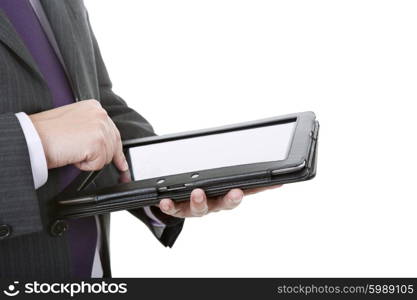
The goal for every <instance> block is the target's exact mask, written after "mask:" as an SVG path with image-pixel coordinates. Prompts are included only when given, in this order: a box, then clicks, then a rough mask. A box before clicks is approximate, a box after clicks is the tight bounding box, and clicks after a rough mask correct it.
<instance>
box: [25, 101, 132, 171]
mask: <svg viewBox="0 0 417 300" xmlns="http://www.w3.org/2000/svg"><path fill="white" fill-rule="evenodd" d="M29 117H30V119H31V120H32V123H33V125H34V126H35V128H36V130H37V132H38V134H39V137H40V139H41V141H42V146H43V149H44V152H45V156H46V161H47V164H48V169H51V168H57V167H62V166H66V165H70V164H74V165H75V166H76V167H77V168H79V169H81V170H83V171H92V170H100V169H101V168H103V167H104V165H106V164H108V163H110V162H112V161H113V162H114V164H115V166H116V167H117V168H118V169H119V170H120V171H126V170H128V164H127V162H126V158H125V156H124V154H123V148H122V142H121V140H120V133H119V130H118V129H117V128H116V125H114V123H113V121H112V120H111V119H110V118H109V116H108V115H107V112H106V111H105V110H104V109H103V108H102V107H101V105H100V103H99V102H98V101H96V100H84V101H80V102H77V103H73V104H70V105H65V106H61V107H59V108H55V109H51V110H47V111H43V112H41V113H37V114H33V115H30V116H29Z"/></svg>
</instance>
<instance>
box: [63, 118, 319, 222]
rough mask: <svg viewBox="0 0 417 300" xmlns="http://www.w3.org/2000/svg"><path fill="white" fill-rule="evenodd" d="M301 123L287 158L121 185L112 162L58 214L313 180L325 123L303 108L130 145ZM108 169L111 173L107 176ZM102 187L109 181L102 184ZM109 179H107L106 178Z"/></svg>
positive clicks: (71, 193)
mask: <svg viewBox="0 0 417 300" xmlns="http://www.w3.org/2000/svg"><path fill="white" fill-rule="evenodd" d="M294 121H296V127H295V131H294V136H293V139H292V142H291V147H290V150H289V154H288V157H287V159H285V160H280V161H270V162H262V163H255V164H246V165H239V166H231V167H223V168H216V169H210V170H196V171H198V174H199V176H198V178H192V177H191V175H192V174H194V173H195V172H192V173H183V174H177V175H171V176H166V177H164V181H163V183H162V184H161V183H158V182H159V179H160V178H152V179H145V180H139V181H133V182H130V183H122V184H117V177H118V176H117V171H116V170H115V168H114V166H112V165H109V166H107V167H106V168H105V169H104V170H102V171H100V172H83V173H82V174H81V175H80V176H78V178H76V180H74V182H72V184H71V185H70V186H68V187H67V188H66V189H65V190H64V191H63V192H62V193H61V194H60V195H59V196H58V197H57V199H56V203H57V208H56V210H55V211H56V212H57V216H56V217H57V218H59V219H62V218H63V219H65V218H80V217H85V216H91V215H97V214H103V213H108V212H113V211H119V210H127V209H134V208H139V207H143V206H148V205H153V204H157V203H158V202H159V200H160V199H163V198H171V199H173V200H174V201H183V200H188V199H189V197H190V194H191V191H192V190H193V189H195V188H202V189H204V190H205V192H206V194H207V195H208V196H218V195H223V194H225V193H227V192H228V191H229V190H230V189H232V188H241V189H249V188H255V187H264V186H271V185H277V184H286V183H292V182H299V181H304V180H308V179H312V178H313V177H314V176H315V174H316V166H317V143H318V133H319V123H318V121H317V120H316V117H315V115H314V113H312V112H303V113H297V114H291V115H286V116H280V117H274V118H269V119H263V120H258V121H252V122H246V123H241V124H235V125H229V126H223V127H218V128H212V129H205V130H199V131H191V132H185V133H179V134H171V135H164V136H153V137H147V138H142V139H137V140H129V141H124V143H123V144H124V147H125V149H128V148H129V147H134V146H140V145H145V144H150V143H155V142H163V141H172V140H177V139H184V138H191V137H196V136H203V135H208V134H215V133H223V132H228V131H234V130H242V129H249V128H256V127H261V126H268V125H274V124H280V123H287V122H294ZM104 174H105V175H104ZM98 181H101V183H100V185H99V186H103V183H104V186H108V187H105V188H101V189H97V188H95V187H96V186H97V182H98ZM106 181H107V182H106Z"/></svg>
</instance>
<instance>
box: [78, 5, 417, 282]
mask: <svg viewBox="0 0 417 300" xmlns="http://www.w3.org/2000/svg"><path fill="white" fill-rule="evenodd" d="M85 4H86V6H87V7H88V8H89V11H90V18H91V22H92V25H93V28H94V30H95V33H96V35H97V38H98V41H99V43H100V45H101V49H102V52H103V56H104V59H105V61H106V63H107V67H108V69H109V72H110V75H111V77H112V80H113V83H114V89H115V91H116V92H117V93H119V94H120V95H121V96H123V97H124V99H125V100H126V101H127V102H128V103H129V105H130V106H132V107H133V108H135V109H136V110H138V111H139V112H140V113H141V114H143V115H144V116H145V117H146V118H147V119H148V120H149V121H150V122H151V123H152V124H153V126H154V127H155V130H156V132H157V133H158V134H164V133H173V132H178V131H186V130H191V129H199V128H206V127H211V126H219V125H223V124H229V123H235V122H241V121H247V120H255V119H259V118H264V117H271V116H275V115H281V114H286V113H292V112H298V111H304V110H313V111H315V112H316V114H317V116H318V118H319V120H320V122H321V132H320V145H319V160H318V175H317V177H316V179H314V180H313V181H310V182H305V183H297V184H292V185H287V186H284V187H283V188H281V189H278V190H274V191H269V192H265V193H263V194H259V195H256V196H250V197H248V198H246V199H245V200H244V202H243V203H242V205H241V206H240V207H239V208H237V209H236V210H235V211H229V212H222V213H217V214H212V215H209V216H207V217H204V218H202V219H192V220H187V221H186V224H185V227H184V229H183V232H182V234H181V236H180V237H179V239H178V241H177V242H176V244H175V246H174V247H173V248H172V249H168V248H164V247H162V246H161V245H160V244H159V242H158V241H157V240H156V239H154V237H153V236H152V235H151V234H150V232H148V230H147V229H146V228H145V226H144V225H143V224H141V223H140V222H139V221H137V220H136V219H135V218H134V217H133V216H131V215H129V214H128V213H126V212H120V213H115V214H113V219H112V221H113V227H112V232H111V240H112V243H111V246H112V249H111V250H112V267H113V273H114V276H132V277H147V276H417V255H416V253H417V239H416V230H417V217H416V214H417V203H416V201H417V195H416V194H417V192H416V167H417V164H416V155H417V149H416V148H417V147H416V140H417V135H416V129H417V124H416V122H417V121H416V119H417V118H416V107H415V103H416V100H417V97H416V96H417V85H416V82H417V39H416V30H417V18H416V15H417V4H416V2H415V1H382V0H377V1H364V0H360V1H353V0H349V1H264V0H251V1H245V0H234V1H232V0H210V1H196V0H189V1H184V0H176V1H168V0H165V1H162V0H149V1H138V0H135V1H133V0H130V1H128V0H118V1H104V0H86V1H85Z"/></svg>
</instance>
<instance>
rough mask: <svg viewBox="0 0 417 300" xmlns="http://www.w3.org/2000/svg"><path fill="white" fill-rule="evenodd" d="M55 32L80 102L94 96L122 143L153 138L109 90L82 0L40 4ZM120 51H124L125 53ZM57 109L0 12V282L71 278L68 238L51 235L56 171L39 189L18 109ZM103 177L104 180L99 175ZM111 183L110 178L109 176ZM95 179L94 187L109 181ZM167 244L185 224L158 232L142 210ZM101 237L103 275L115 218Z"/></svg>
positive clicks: (105, 220) (104, 223)
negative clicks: (4, 280) (36, 184)
mask: <svg viewBox="0 0 417 300" xmlns="http://www.w3.org/2000/svg"><path fill="white" fill-rule="evenodd" d="M41 3H42V6H43V8H44V11H45V14H46V16H47V18H48V20H49V23H50V25H51V28H52V30H53V32H54V34H55V38H56V40H57V44H58V47H59V48H60V51H61V54H62V58H63V62H64V64H65V65H66V69H67V71H68V74H67V75H68V77H69V78H68V79H69V80H70V82H71V85H72V87H73V92H74V95H75V96H76V101H81V100H84V99H97V100H99V101H100V102H101V105H102V106H103V107H104V108H105V109H106V111H107V112H108V114H109V116H110V117H111V118H112V120H113V121H114V122H115V124H116V126H117V127H118V128H119V130H120V133H121V135H122V139H129V138H138V137H144V136H149V135H154V132H153V129H152V127H151V126H150V124H149V123H148V122H147V121H146V120H145V119H144V118H143V117H142V116H140V115H139V114H138V113H137V112H135V111H134V110H132V109H130V108H129V107H128V106H127V105H126V103H125V102H124V101H123V100H122V99H121V98H120V97H119V96H117V95H115V94H114V93H113V92H112V84H111V81H110V79H109V76H108V74H107V71H106V67H105V65H104V62H103V60H102V57H101V54H100V51H99V48H98V45H97V41H96V39H95V37H94V34H93V32H92V30H91V26H90V23H89V20H88V15H87V11H86V9H85V7H84V4H83V2H82V0H70V1H69V0H68V1H56V0H41ZM121 50H122V49H121ZM51 108H53V104H52V99H51V95H50V93H49V90H48V88H47V85H46V83H45V81H44V79H43V77H42V74H41V73H40V72H39V70H38V68H37V66H36V64H35V62H34V60H33V59H32V57H31V55H30V53H29V52H28V50H27V49H26V47H25V45H24V44H23V41H22V40H21V39H20V38H19V36H18V35H17V33H16V32H15V30H14V28H13V26H12V25H11V23H10V22H9V21H8V19H7V17H6V16H5V15H4V13H3V12H2V11H1V9H0V277H10V278H54V279H58V278H69V277H70V276H71V273H70V271H71V268H70V266H71V261H70V255H69V247H68V240H67V236H66V234H65V233H64V234H63V235H61V236H58V237H57V236H53V235H52V234H51V226H50V222H51V220H52V217H53V215H54V207H55V205H54V203H53V199H54V197H55V196H56V195H57V193H58V192H59V190H58V180H57V179H58V178H57V175H58V174H57V170H50V172H49V176H48V182H47V183H46V184H45V185H44V186H43V187H41V188H40V189H38V190H35V189H34V184H33V178H32V171H31V166H30V160H29V154H28V149H27V145H26V140H25V137H24V135H23V132H22V129H21V127H20V124H19V122H18V120H17V119H16V117H15V115H14V114H15V113H16V112H20V111H23V112H26V113H27V114H33V113H36V112H40V111H44V110H48V109H51ZM101 178H106V176H102V177H101ZM107 178H108V179H110V178H112V176H111V174H109V176H108V177H107ZM111 183H112V180H108V182H106V183H104V182H96V185H99V186H100V185H103V184H111ZM131 212H132V213H133V214H134V215H135V216H137V217H138V218H139V219H141V220H142V221H143V222H144V223H145V224H146V225H147V226H148V228H149V229H150V230H151V231H152V232H153V233H154V235H155V236H156V237H157V238H158V239H159V240H160V241H161V243H162V244H163V245H165V246H172V245H173V243H174V241H175V239H176V238H177V236H178V235H179V233H180V231H181V228H182V225H183V221H182V220H181V219H176V218H168V219H166V223H167V224H168V226H167V228H166V229H165V231H164V233H163V234H162V235H160V234H159V233H158V232H157V231H156V230H155V228H154V227H153V226H152V225H151V223H150V220H149V219H148V217H147V216H146V214H145V213H144V211H143V210H142V209H137V210H133V211H131ZM100 221H101V222H100V223H101V224H100V226H101V229H102V231H103V232H104V234H103V236H104V239H103V241H104V243H103V247H102V253H101V258H102V262H103V268H104V273H105V276H106V277H109V276H111V272H110V260H109V247H108V243H109V224H110V216H109V215H102V216H100Z"/></svg>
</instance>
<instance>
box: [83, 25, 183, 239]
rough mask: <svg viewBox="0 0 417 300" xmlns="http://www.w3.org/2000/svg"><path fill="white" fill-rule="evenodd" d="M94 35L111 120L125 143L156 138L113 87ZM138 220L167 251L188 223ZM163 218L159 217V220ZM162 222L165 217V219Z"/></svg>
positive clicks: (103, 97)
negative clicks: (155, 222) (154, 222)
mask: <svg viewBox="0 0 417 300" xmlns="http://www.w3.org/2000/svg"><path fill="white" fill-rule="evenodd" d="M90 34H91V37H92V40H93V46H94V51H95V60H96V68H97V76H98V80H99V87H100V99H99V100H100V102H101V105H102V106H103V108H104V109H105V110H106V111H107V113H108V114H109V116H110V118H111V119H112V120H113V122H114V123H115V124H116V126H117V128H118V129H119V131H120V134H121V136H122V140H127V139H133V138H140V137H146V136H152V135H155V133H154V130H153V128H152V126H151V125H150V124H149V122H148V121H147V120H146V119H145V118H144V117H142V116H141V115H140V114H139V113H137V112H136V111H134V110H133V109H131V108H130V107H128V106H127V105H126V102H125V101H124V100H123V99H122V98H121V97H119V96H118V95H116V94H115V93H113V91H112V83H111V80H110V77H109V75H108V72H107V70H106V67H105V64H104V61H103V58H102V56H101V53H100V49H99V47H98V43H97V40H96V38H95V36H94V33H93V31H92V30H91V25H90ZM152 210H153V212H154V214H155V215H158V216H159V215H160V216H162V215H164V214H163V213H162V212H160V211H159V208H156V207H154V208H152ZM130 212H131V213H132V214H133V215H134V216H136V217H137V218H139V219H140V220H141V221H142V222H144V223H145V224H146V226H147V227H148V228H149V229H150V230H151V232H152V233H153V234H154V235H155V237H156V238H157V239H158V240H159V241H160V242H161V243H162V244H163V245H164V246H167V247H171V246H172V245H173V244H174V242H175V240H176V239H177V237H178V235H179V234H180V233H181V229H182V227H183V223H184V219H179V218H174V217H168V216H167V217H165V218H164V220H163V223H164V224H165V226H164V228H163V230H161V228H160V227H158V226H155V225H154V224H153V220H152V219H151V218H150V217H149V216H148V215H147V214H146V212H145V211H144V209H135V210H131V211H130ZM158 218H159V217H158ZM161 218H162V217H161Z"/></svg>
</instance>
